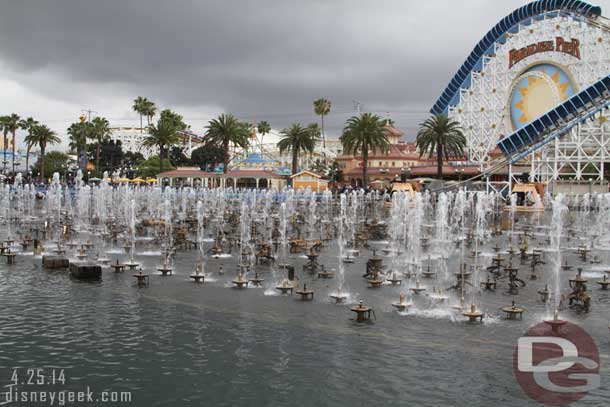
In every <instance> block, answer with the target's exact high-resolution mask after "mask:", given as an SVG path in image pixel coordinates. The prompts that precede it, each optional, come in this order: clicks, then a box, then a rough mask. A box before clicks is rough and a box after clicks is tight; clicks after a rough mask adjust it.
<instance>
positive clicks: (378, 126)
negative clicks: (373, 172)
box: [341, 113, 390, 186]
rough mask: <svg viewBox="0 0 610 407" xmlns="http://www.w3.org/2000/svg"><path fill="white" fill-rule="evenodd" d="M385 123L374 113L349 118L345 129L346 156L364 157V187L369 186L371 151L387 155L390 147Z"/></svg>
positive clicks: (343, 139)
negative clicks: (358, 155)
mask: <svg viewBox="0 0 610 407" xmlns="http://www.w3.org/2000/svg"><path fill="white" fill-rule="evenodd" d="M384 124H385V123H384V121H383V120H382V119H380V118H379V116H377V115H375V114H372V113H362V114H361V115H360V116H353V117H351V118H349V119H348V120H347V122H346V124H345V127H344V128H343V134H342V135H341V145H342V146H343V152H344V153H345V154H352V155H356V154H360V155H361V157H362V186H367V185H368V164H369V151H371V150H372V151H376V150H380V151H381V152H383V153H385V152H387V151H388V149H389V147H390V143H389V142H388V138H387V136H386V131H385V128H384Z"/></svg>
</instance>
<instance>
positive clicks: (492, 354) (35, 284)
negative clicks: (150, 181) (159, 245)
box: [0, 253, 610, 406]
mask: <svg viewBox="0 0 610 407" xmlns="http://www.w3.org/2000/svg"><path fill="white" fill-rule="evenodd" d="M194 256H195V254H194V253H192V254H191V253H187V254H181V255H180V256H177V257H176V262H175V267H176V269H177V270H178V272H179V273H180V272H181V273H182V274H188V273H190V272H192V270H190V268H192V265H193V264H194ZM362 257H364V256H362ZM137 260H138V261H139V262H141V263H142V264H143V268H144V269H152V268H153V267H154V266H155V264H156V263H157V261H158V259H157V258H152V257H146V256H143V257H139V258H138V259H137ZM294 261H297V259H296V258H295V259H294ZM322 261H324V262H325V263H326V264H327V265H328V266H329V267H330V266H331V265H332V263H333V261H336V260H333V259H326V258H322ZM364 261H365V259H364V258H358V259H357V262H356V263H355V264H353V265H349V267H348V268H347V271H346V274H347V279H346V281H347V284H348V286H349V285H351V286H357V284H358V281H360V279H361V277H360V273H361V270H362V268H363V266H364V264H363V262H364ZM335 266H336V264H335ZM215 267H216V268H215ZM217 267H218V266H217V265H215V266H210V267H209V269H210V272H211V275H213V279H214V280H215V281H213V280H212V279H206V283H205V284H203V285H201V284H193V283H190V282H187V281H186V280H185V278H176V276H174V277H165V278H164V277H157V276H153V277H151V278H152V280H151V285H150V286H149V287H147V288H144V289H138V288H137V287H136V286H134V284H133V281H132V278H131V274H130V273H127V272H126V273H123V274H114V273H113V272H112V271H110V270H105V271H104V277H103V281H101V282H96V283H81V282H78V281H75V280H72V279H70V278H69V276H68V275H67V273H66V272H64V271H57V272H54V271H43V270H42V269H41V267H40V259H36V258H33V257H31V256H29V257H27V256H21V257H19V258H18V262H17V264H16V265H14V266H11V267H10V268H9V266H6V265H4V264H2V265H0V307H1V308H2V310H3V312H2V324H1V328H0V367H1V372H2V374H3V375H4V377H3V378H2V380H3V381H4V382H6V381H7V380H8V379H9V378H10V377H9V376H7V375H8V374H9V373H10V369H12V368H13V367H16V366H25V367H48V366H58V367H62V368H65V369H67V376H68V378H69V380H68V384H67V386H66V387H67V388H74V389H77V388H79V387H82V386H86V385H90V386H91V387H92V388H94V389H99V390H103V389H112V390H123V391H132V392H133V397H134V405H138V406H151V405H152V406H175V405H181V406H184V405H193V406H200V405H214V406H252V405H265V406H287V405H293V406H304V405H312V406H313V405H325V406H345V405H350V404H353V405H363V404H365V405H384V406H387V405H389V406H392V405H396V406H398V405H435V406H449V405H456V404H457V405H480V406H483V405H485V406H487V405H490V404H498V405H502V406H523V405H532V406H533V405H534V404H533V403H532V402H530V401H529V400H528V399H526V398H525V396H524V395H522V393H521V391H520V390H519V388H518V386H517V384H516V382H515V380H514V379H513V376H512V352H513V347H514V344H515V343H516V339H517V337H518V336H519V334H520V333H521V332H522V331H524V330H526V328H527V326H529V324H531V323H533V322H534V321H535V320H536V318H539V316H540V315H542V312H543V308H544V306H542V305H537V304H535V303H534V302H532V303H528V304H527V306H528V309H529V310H530V311H531V312H528V313H527V314H526V316H525V317H524V321H523V322H522V323H519V322H514V323H513V322H511V323H508V322H505V321H502V320H500V319H499V318H497V317H495V316H494V315H497V311H496V310H497V308H499V307H500V306H501V305H505V304H506V303H507V302H508V301H509V300H510V298H509V297H506V296H505V295H503V294H497V295H493V294H492V295H490V296H489V298H486V299H485V302H486V305H485V308H486V309H487V311H488V312H491V315H490V317H489V318H487V319H486V321H485V323H484V325H483V326H478V325H469V324H465V323H464V322H463V320H462V319H461V318H460V317H458V316H456V314H455V312H453V311H451V310H449V309H436V310H429V309H425V306H422V309H419V308H418V307H414V308H413V309H411V310H409V312H407V313H404V314H399V313H396V312H394V311H392V310H391V306H389V303H390V301H391V300H395V299H397V298H398V293H399V289H398V288H395V287H385V288H383V289H381V290H368V291H367V292H366V293H365V295H364V296H365V298H366V299H367V302H368V303H370V304H372V305H373V306H375V308H376V310H377V315H376V317H377V318H376V319H375V320H374V321H373V322H372V323H370V324H356V323H354V322H353V321H351V320H350V318H352V316H351V315H349V314H350V312H349V311H348V310H347V307H346V306H345V305H334V304H331V301H330V299H329V294H330V293H332V292H333V291H334V286H333V285H332V284H331V283H329V282H328V281H324V280H317V281H310V282H309V283H308V287H310V286H311V287H312V288H313V289H314V290H315V291H316V297H315V300H314V301H313V302H311V303H302V302H300V301H296V300H295V298H294V297H291V296H281V295H279V296H276V295H273V296H272V297H269V296H266V295H263V294H269V293H270V292H268V290H265V291H262V290H256V289H248V290H236V289H232V288H230V289H229V288H226V289H225V288H222V287H223V286H224V285H225V284H227V283H228V282H229V280H230V279H231V278H232V277H231V276H230V275H229V273H227V275H221V276H219V275H216V273H215V272H216V270H217ZM225 269H226V270H233V269H234V266H232V265H230V264H228V265H226V267H225ZM267 275H269V274H267ZM331 281H332V280H331ZM360 284H361V283H360ZM527 289H528V288H526V290H527ZM531 290H532V292H533V291H534V289H533V288H532V289H531ZM393 292H395V294H392V293H393ZM274 294H275V293H274ZM530 294H531V293H530ZM526 296H527V295H526ZM526 296H524V297H526ZM394 297H395V298H394ZM412 300H413V301H414V302H418V301H420V299H418V298H413V299H412ZM420 303H422V302H421V301H420ZM595 306H596V307H597V312H594V313H591V314H589V315H577V314H568V316H569V317H570V318H571V319H573V320H576V321H577V322H578V323H580V324H581V325H582V326H584V327H585V328H586V329H587V330H588V331H589V332H590V333H591V334H592V335H593V336H594V337H595V338H596V340H597V341H598V344H599V345H600V348H601V351H602V353H604V354H607V349H606V339H607V332H606V329H607V324H606V323H605V321H604V318H605V317H604V316H603V313H602V312H600V310H599V308H600V307H607V305H604V304H602V303H596V304H595ZM537 311H540V313H538V314H537ZM604 369H607V368H606V367H603V368H602V370H604ZM606 373H607V370H606ZM466 388H468V389H469V390H468V391H465V390H464V389H466ZM609 395H610V394H608V391H607V390H606V389H603V388H602V389H599V390H597V391H596V393H595V394H593V395H589V396H587V398H586V399H585V400H594V399H598V400H599V399H600V398H601V397H608V396H609Z"/></svg>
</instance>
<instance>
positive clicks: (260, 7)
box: [0, 0, 610, 138]
mask: <svg viewBox="0 0 610 407" xmlns="http://www.w3.org/2000/svg"><path fill="white" fill-rule="evenodd" d="M525 3H527V2H526V1H521V0H502V1H498V0H460V1H456V0H426V1H422V0H417V1H415V0H377V1H370V0H369V1H359V0H301V1H292V0H275V1H270V0H256V1H255V0H251V1H247V0H240V1H236V0H219V1H211V0H198V1H195V0H192V1H191V0H173V1H167V0H163V1H162V0H138V1H136V0H104V1H100V0H37V1H34V0H18V1H13V0H0V51H1V52H0V114H7V113H12V112H16V113H18V114H20V115H21V116H24V117H25V116H33V117H34V118H36V119H38V120H40V121H42V122H44V123H46V124H48V125H49V126H50V127H51V128H52V129H53V130H55V131H57V132H58V133H59V134H60V135H63V134H65V128H66V127H67V125H68V124H69V123H70V122H72V121H75V120H76V119H77V117H78V116H79V115H80V114H81V110H82V109H88V108H91V109H92V110H94V111H95V112H97V113H96V115H101V116H105V117H107V118H108V119H109V120H110V122H111V124H112V125H129V124H133V125H136V124H137V123H139V119H138V116H137V115H136V114H135V113H134V112H133V111H132V110H131V106H132V101H133V99H134V98H135V97H136V96H140V95H141V96H145V97H147V98H149V99H151V100H152V101H154V102H155V103H156V104H157V106H159V107H160V108H167V107H169V108H171V109H173V110H175V111H177V112H178V113H180V114H182V115H183V116H184V117H185V119H186V121H187V122H188V123H189V124H190V125H191V127H192V128H193V130H194V131H195V132H197V133H201V132H203V128H204V126H205V124H206V122H207V121H208V120H209V119H211V118H213V117H215V116H217V115H218V114H219V113H222V112H230V113H234V114H235V115H236V116H238V117H239V118H241V119H244V120H249V121H254V120H255V121H259V120H263V119H264V120H267V121H269V122H270V123H271V125H272V126H273V128H274V129H278V130H280V129H282V128H283V127H286V126H288V125H289V124H290V123H292V122H295V121H298V122H302V123H303V124H307V123H309V122H313V121H317V118H316V116H315V115H314V114H313V112H312V101H313V100H314V99H316V98H319V97H326V98H327V99H329V100H331V102H332V112H331V114H330V116H329V118H328V126H327V133H328V134H329V136H331V137H332V136H335V137H336V136H338V135H339V134H340V130H341V128H342V126H343V124H344V122H345V120H346V119H347V118H348V117H349V116H351V115H352V114H354V103H353V101H354V100H356V101H359V102H360V103H361V104H362V109H363V110H364V111H373V112H375V113H378V114H380V115H383V116H385V115H386V112H387V113H389V115H390V117H392V118H393V119H394V120H395V121H396V123H397V127H399V128H400V129H401V130H403V131H405V132H406V133H407V135H408V136H409V138H412V137H413V135H414V132H415V131H416V128H417V124H418V123H419V122H421V120H422V119H424V118H425V117H426V116H427V114H428V110H429V109H430V107H431V106H432V104H433V103H434V102H435V100H436V98H437V97H438V96H439V94H440V92H441V91H442V89H443V88H444V87H445V86H446V85H447V83H448V81H449V79H450V78H451V77H452V75H453V74H454V73H455V72H456V70H457V69H458V67H459V66H460V65H461V64H462V62H463V61H464V59H465V58H466V56H467V54H468V53H469V52H470V51H471V50H472V48H473V46H474V45H475V43H476V42H477V41H478V40H479V39H480V38H481V37H482V36H483V35H484V34H485V33H486V32H487V31H488V30H489V29H490V28H491V27H492V26H493V25H494V24H495V23H496V22H497V21H498V20H500V19H501V18H503V17H504V16H505V15H506V14H508V13H510V12H511V11H512V10H514V9H515V8H517V7H519V6H521V5H523V4H525ZM596 4H599V5H601V6H602V8H603V9H604V10H606V9H608V8H609V7H610V0H603V1H597V3H596ZM604 15H608V13H607V12H606V11H604Z"/></svg>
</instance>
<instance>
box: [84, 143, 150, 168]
mask: <svg viewBox="0 0 610 407" xmlns="http://www.w3.org/2000/svg"><path fill="white" fill-rule="evenodd" d="M87 149H88V153H89V154H90V155H95V154H96V153H97V150H98V149H99V167H97V164H96V170H97V172H98V174H99V175H100V176H101V175H102V174H103V173H104V171H108V172H112V171H114V170H115V169H116V168H117V167H119V166H120V165H121V163H122V162H124V160H125V153H124V152H123V147H122V145H121V142H120V141H118V140H117V141H114V140H110V139H108V138H106V139H103V140H101V141H100V142H99V143H96V144H90V145H89V146H88V147H87ZM142 159H144V158H143V157H142ZM134 167H135V166H134Z"/></svg>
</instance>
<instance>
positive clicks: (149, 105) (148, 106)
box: [144, 100, 157, 126]
mask: <svg viewBox="0 0 610 407" xmlns="http://www.w3.org/2000/svg"><path fill="white" fill-rule="evenodd" d="M156 113H157V106H156V105H155V103H154V102H151V101H150V100H146V102H145V103H144V114H145V115H146V123H147V124H148V125H149V126H150V122H151V121H152V118H153V117H154V116H155V114H156Z"/></svg>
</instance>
